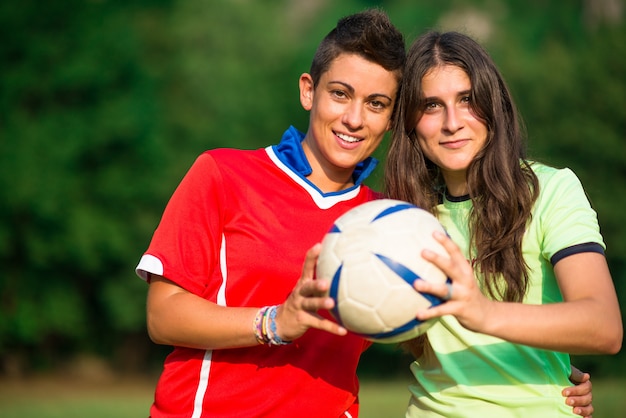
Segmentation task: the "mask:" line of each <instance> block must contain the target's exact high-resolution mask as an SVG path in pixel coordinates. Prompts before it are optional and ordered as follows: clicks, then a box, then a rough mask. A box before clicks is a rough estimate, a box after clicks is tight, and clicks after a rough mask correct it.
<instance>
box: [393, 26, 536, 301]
mask: <svg viewBox="0 0 626 418" xmlns="http://www.w3.org/2000/svg"><path fill="white" fill-rule="evenodd" d="M442 65H453V66H456V67H458V68H460V69H462V70H463V71H465V73H466V74H467V75H468V77H469V79H470V81H471V93H470V95H471V97H470V103H471V104H470V106H471V108H472V111H473V112H474V114H475V115H476V117H478V118H479V119H481V120H482V121H484V123H485V125H486V126H487V131H488V134H487V140H486V142H485V146H484V147H483V149H482V150H481V151H480V152H479V153H478V154H477V155H476V157H475V159H474V160H473V161H472V163H471V164H470V166H469V167H468V169H467V184H468V187H469V194H470V198H471V199H472V202H473V209H472V212H471V214H470V219H469V229H470V248H472V250H470V251H472V254H471V256H472V257H475V259H476V268H478V269H479V271H480V272H481V273H482V275H483V277H484V280H485V285H486V286H485V289H486V291H487V293H488V294H489V295H490V296H491V297H492V298H494V299H500V300H505V301H521V300H522V299H523V297H524V295H525V294H526V292H527V290H528V272H527V266H526V264H525V262H524V259H523V257H522V239H523V236H524V231H525V229H526V226H527V222H528V221H529V219H530V216H531V209H532V206H533V204H534V202H535V200H536V199H537V195H538V192H539V184H538V181H537V177H536V176H535V174H534V173H533V171H532V169H531V168H530V163H529V162H528V161H527V160H526V149H525V132H524V129H523V125H522V122H521V120H520V119H519V117H518V113H517V110H516V107H515V104H514V103H513V100H512V98H511V94H510V92H509V89H508V87H507V86H506V83H505V82H504V80H503V79H502V76H501V75H500V72H499V71H498V69H497V68H496V66H495V64H494V62H493V60H492V59H491V57H490V56H489V55H488V54H487V52H486V51H485V50H484V49H483V48H482V47H481V46H480V45H479V44H478V43H477V42H476V41H474V40H473V39H471V38H470V37H468V36H466V35H464V34H461V33H458V32H446V33H439V32H428V33H426V34H424V35H422V36H421V37H419V38H418V39H417V40H416V41H415V42H414V43H413V44H412V46H411V47H410V49H409V52H408V56H407V64H406V67H405V71H404V77H403V81H402V89H401V94H400V97H399V99H398V104H397V106H398V107H397V109H396V114H395V118H394V132H393V137H392V141H391V144H390V149H389V154H388V157H387V163H386V168H385V188H386V190H385V191H386V194H387V195H388V196H389V197H391V198H395V199H402V200H406V201H409V202H412V203H414V204H417V205H418V206H421V207H423V208H424V209H427V210H429V211H431V212H433V213H435V214H436V207H437V204H438V203H439V202H440V201H441V198H442V194H443V193H445V184H444V183H443V181H442V179H441V176H440V174H439V169H438V167H437V166H436V165H435V164H434V163H433V162H432V161H430V160H428V159H427V158H426V156H425V155H424V153H423V151H422V149H421V147H420V145H419V143H418V140H417V136H416V133H415V126H416V124H417V122H418V120H419V118H420V117H421V112H422V109H423V105H424V103H423V92H422V86H421V82H422V78H423V77H424V75H425V74H427V73H428V72H429V71H430V70H432V69H433V68H435V67H438V66H442ZM500 278H502V280H501V279H500Z"/></svg>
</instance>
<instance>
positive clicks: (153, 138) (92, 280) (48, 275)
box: [0, 0, 626, 375]
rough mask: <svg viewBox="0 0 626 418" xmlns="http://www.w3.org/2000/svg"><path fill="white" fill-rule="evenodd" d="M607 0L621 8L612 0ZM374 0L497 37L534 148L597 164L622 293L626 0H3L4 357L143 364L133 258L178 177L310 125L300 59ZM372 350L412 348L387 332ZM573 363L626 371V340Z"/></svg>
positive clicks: (593, 180) (0, 310)
mask: <svg viewBox="0 0 626 418" xmlns="http://www.w3.org/2000/svg"><path fill="white" fill-rule="evenodd" d="M598 4H600V5H602V4H604V5H609V6H610V4H618V5H621V6H622V9H617V11H616V12H613V13H609V14H602V13H599V12H598ZM371 6H382V7H383V8H384V9H385V10H386V11H387V12H388V13H389V15H390V16H391V18H392V20H393V21H394V22H395V23H396V25H397V26H398V27H399V28H400V29H401V30H402V31H403V32H404V33H405V34H406V37H407V42H410V41H411V40H412V39H414V38H415V36H417V35H418V34H419V33H421V32H422V31H424V30H425V29H428V28H442V29H457V30H461V31H464V32H468V33H470V34H471V35H473V36H475V37H476V38H477V39H479V40H480V41H481V42H482V43H483V44H484V45H485V46H486V48H487V49H488V50H489V51H490V53H491V54H492V55H493V56H494V58H495V59H496V61H497V63H498V64H499V65H500V67H501V69H502V71H503V73H504V74H505V77H506V78H507V80H508V82H509V84H510V86H511V89H512V90H513V92H514V95H515V97H516V99H517V102H518V105H519V107H520V110H521V112H522V114H523V116H524V118H525V120H526V122H527V125H528V132H529V138H530V141H529V145H530V153H531V155H532V156H533V157H535V158H537V159H540V160H543V161H546V162H548V163H551V164H554V165H559V166H569V167H571V168H572V169H574V171H575V172H576V173H577V174H578V175H579V176H580V178H581V180H582V181H583V184H584V185H585V187H586V189H587V191H588V194H589V196H590V198H591V200H592V202H593V204H594V206H595V208H596V209H597V210H598V212H599V215H600V222H601V225H602V230H603V234H604V236H605V238H606V242H607V246H608V250H607V255H608V259H609V263H610V266H611V269H612V272H613V276H614V279H615V282H616V286H617V288H618V291H619V294H620V297H621V300H622V306H626V305H624V300H625V298H626V280H624V279H626V240H624V239H620V238H621V237H623V236H624V234H625V233H626V227H625V225H624V215H623V209H622V208H623V207H624V206H626V202H625V199H626V194H625V193H624V184H626V164H625V162H626V147H625V146H624V143H623V138H622V137H623V135H624V133H625V132H626V127H625V124H626V85H625V83H626V81H625V80H626V78H625V75H626V58H625V57H626V29H625V26H624V23H623V4H622V2H621V1H618V0H616V1H595V2H592V1H582V0H579V1H572V2H560V1H557V0H549V1H541V2H540V1H522V0H510V1H498V0H483V1H479V0H476V1H473V2H465V1H460V0H442V1H439V2H430V1H426V0H421V1H409V0H393V1H392V0H389V1H380V2H376V1H356V0H346V1H342V2H330V1H319V2H307V1H298V0H268V1H264V2H254V1H251V0H237V1H226V0H216V1H212V2H204V1H200V0H128V1H126V2H114V1H107V0H87V1H80V0H67V1H65V2H36V1H34V0H23V1H21V2H20V3H16V2H10V1H9V2H3V3H0V38H1V39H2V40H3V41H2V43H0V70H1V73H0V74H1V77H2V78H1V83H0V217H1V219H2V222H1V223H0V262H1V263H2V266H3V269H2V273H0V300H1V303H0V358H2V359H3V360H4V363H5V365H6V364H7V363H8V362H11V361H17V360H19V361H21V362H23V364H22V366H23V368H25V369H32V368H43V367H49V366H52V365H55V363H56V362H58V361H59V359H63V358H65V357H70V356H72V355H74V354H77V353H79V352H85V351H87V352H92V353H96V354H99V355H102V356H104V357H107V358H109V359H111V360H112V361H114V362H117V364H119V365H123V366H124V367H126V368H128V367H131V368H133V367H135V368H142V367H146V366H147V365H146V364H144V363H145V362H146V361H147V359H150V358H151V356H150V355H149V354H146V355H141V356H140V355H137V354H135V356H134V357H132V354H130V353H133V352H134V353H143V354H145V353H147V352H154V351H158V350H159V349H158V348H155V347H154V346H152V345H151V343H150V342H149V341H148V340H147V337H146V336H145V325H144V321H145V312H144V309H145V292H146V285H145V284H144V283H143V282H142V281H141V280H139V279H137V278H136V277H135V276H134V273H133V268H134V266H135V265H136V263H137V261H138V259H139V257H140V256H141V254H142V252H143V251H144V250H145V248H146V246H147V245H148V242H149V239H150V237H151V234H152V231H153V230H154V228H155V227H156V225H157V223H158V221H159V217H160V215H161V213H162V210H163V208H164V206H165V204H166V202H167V199H168V198H169V196H170V195H171V193H172V191H173V189H174V188H175V187H176V185H177V184H178V182H179V181H180V179H181V177H182V176H183V175H184V173H185V171H186V169H187V168H188V167H189V166H190V164H191V163H192V162H193V160H194V158H195V157H196V156H197V155H198V154H199V153H201V152H202V151H204V150H205V149H209V148H215V147H238V148H257V147H262V146H265V145H267V144H271V143H275V142H277V141H278V139H279V138H280V135H281V134H282V132H283V130H284V129H285V128H286V127H287V126H288V125H290V124H293V125H294V126H296V127H297V128H299V129H301V130H305V129H306V125H307V119H308V115H307V114H306V113H305V112H304V111H303V110H302V109H301V107H300V104H299V100H298V88H297V87H298V83H297V82H298V77H299V75H300V74H301V73H302V72H306V71H308V68H309V65H310V60H311V58H312V55H313V52H314V50H315V47H316V46H317V44H318V42H319V40H320V39H321V38H322V37H323V36H324V35H325V34H326V33H327V32H328V30H330V28H332V27H333V26H334V24H335V22H336V20H337V19H338V18H339V17H341V16H343V15H346V14H349V13H353V12H355V11H358V10H361V9H364V8H366V7H371ZM600 11H601V10H600ZM384 150H385V148H384V147H382V148H381V150H380V151H379V152H378V153H377V155H378V156H379V157H380V158H384ZM380 172H381V170H379V171H378V176H375V177H374V178H373V180H372V184H373V185H374V186H377V185H378V184H380ZM590 280H592V279H590ZM573 320H575V318H573ZM368 356H369V358H371V359H376V360H375V361H371V363H372V364H374V363H376V364H379V363H380V362H381V361H385V360H384V359H385V358H386V359H392V363H393V364H398V365H399V366H398V367H402V366H401V364H404V363H405V361H404V359H403V357H402V356H401V355H399V354H398V353H397V352H396V351H394V348H393V347H390V346H375V347H373V348H372V349H371V351H370V354H368ZM130 357H132V358H133V359H134V360H133V361H134V362H135V363H137V364H129V363H131V362H130V361H128V358H130ZM399 358H400V359H402V360H398V359H399ZM125 359H126V360H125ZM576 362H577V364H578V365H579V366H581V367H583V368H585V369H587V370H591V371H592V372H594V373H602V374H607V375H609V374H614V375H615V374H620V373H621V374H623V373H624V372H626V358H625V356H624V354H623V353H621V354H620V355H618V356H613V357H608V356H594V357H580V358H576ZM371 372H372V373H377V369H376V367H375V366H374V367H372V368H371Z"/></svg>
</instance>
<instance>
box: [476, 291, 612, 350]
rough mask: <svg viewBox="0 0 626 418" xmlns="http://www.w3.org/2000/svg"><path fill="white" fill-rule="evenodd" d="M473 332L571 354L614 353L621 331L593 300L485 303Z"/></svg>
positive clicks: (603, 308)
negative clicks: (481, 319) (483, 314)
mask: <svg viewBox="0 0 626 418" xmlns="http://www.w3.org/2000/svg"><path fill="white" fill-rule="evenodd" d="M488 304H489V307H488V308H487V309H486V312H485V320H484V321H482V325H481V326H480V327H478V329H476V331H479V332H482V333H485V334H489V335H493V336H495V337H499V338H502V339H505V340H507V341H511V342H514V343H518V344H525V345H530V346H533V347H537V348H542V349H546V350H553V351H560V352H566V353H571V354H614V353H616V352H617V351H619V348H620V346H621V340H622V337H621V335H622V328H621V323H620V322H619V321H612V320H611V318H615V317H616V315H615V313H614V312H612V311H611V307H610V306H608V307H607V306H606V305H603V304H601V303H600V301H597V300H593V299H581V300H577V301H571V302H564V303H554V304H546V305H528V304H521V303H506V302H493V301H490V302H488Z"/></svg>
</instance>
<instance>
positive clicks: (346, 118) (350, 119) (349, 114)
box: [342, 101, 364, 129]
mask: <svg viewBox="0 0 626 418" xmlns="http://www.w3.org/2000/svg"><path fill="white" fill-rule="evenodd" d="M363 121H364V118H363V107H362V106H361V104H360V103H358V101H352V102H350V104H349V105H348V106H346V109H345V112H344V113H343V118H342V122H343V124H344V125H345V126H347V127H348V128H350V129H359V128H361V127H362V126H363Z"/></svg>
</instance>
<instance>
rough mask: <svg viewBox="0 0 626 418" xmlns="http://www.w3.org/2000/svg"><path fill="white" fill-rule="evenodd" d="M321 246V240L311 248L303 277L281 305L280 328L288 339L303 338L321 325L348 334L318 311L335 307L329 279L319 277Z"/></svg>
mask: <svg viewBox="0 0 626 418" xmlns="http://www.w3.org/2000/svg"><path fill="white" fill-rule="evenodd" d="M321 247H322V246H321V244H319V243H318V244H316V245H314V246H313V247H312V248H311V249H310V250H309V251H307V253H306V257H305V259H304V265H303V266H302V274H301V276H300V279H299V280H298V282H297V283H296V286H295V287H294V289H293V291H292V292H291V294H290V295H289V297H288V298H287V300H285V302H284V303H283V304H282V305H280V306H279V307H278V311H277V313H276V331H277V333H278V335H279V336H280V337H281V339H283V340H285V341H293V340H295V339H296V338H299V337H301V336H302V335H303V334H304V333H305V332H306V331H307V330H308V329H309V328H317V329H320V330H323V331H327V332H330V333H332V334H336V335H346V334H347V332H348V331H347V330H346V329H345V328H343V327H342V326H340V325H338V324H337V323H336V322H333V321H331V320H329V319H326V318H323V317H321V316H320V315H319V314H318V313H317V312H318V311H319V310H328V309H332V308H333V307H334V306H335V304H334V301H333V299H332V298H331V297H329V296H327V292H328V288H329V286H330V282H329V281H328V280H327V279H326V278H323V277H321V278H316V277H315V265H316V263H317V258H318V256H319V254H320V250H321Z"/></svg>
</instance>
